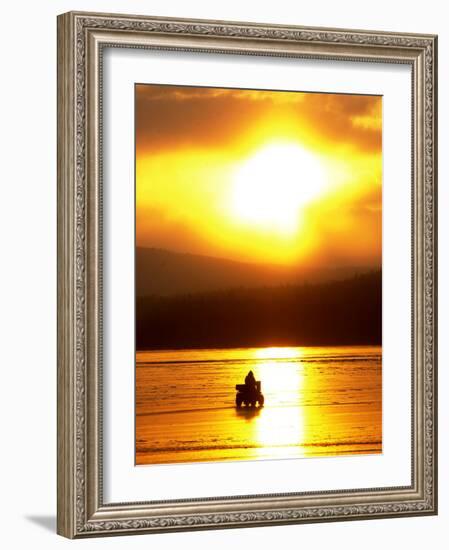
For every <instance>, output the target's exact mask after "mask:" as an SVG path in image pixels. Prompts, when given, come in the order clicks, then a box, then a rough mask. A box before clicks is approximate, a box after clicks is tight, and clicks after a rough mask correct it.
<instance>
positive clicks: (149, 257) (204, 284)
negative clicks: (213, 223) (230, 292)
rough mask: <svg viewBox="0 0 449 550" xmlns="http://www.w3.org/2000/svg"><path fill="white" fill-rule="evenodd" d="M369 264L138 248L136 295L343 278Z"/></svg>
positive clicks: (192, 291)
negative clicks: (291, 262) (295, 262)
mask: <svg viewBox="0 0 449 550" xmlns="http://www.w3.org/2000/svg"><path fill="white" fill-rule="evenodd" d="M363 271H366V268H365V269H363V268H357V267H356V268H344V267H342V268H335V269H307V270H306V269H302V270H301V269H299V268H290V267H284V266H277V265H270V264H252V263H245V262H238V261H234V260H228V259H223V258H214V257H210V256H200V255H196V254H184V253H178V252H172V251H169V250H164V249H158V248H143V247H137V248H136V295H137V296H138V297H141V296H176V295H183V294H195V293H203V292H214V291H220V290H225V289H232V288H255V287H266V286H269V287H273V286H279V285H290V284H301V283H303V282H315V283H316V282H322V281H328V280H341V279H345V278H347V277H351V276H353V275H355V274H358V273H362V272H363Z"/></svg>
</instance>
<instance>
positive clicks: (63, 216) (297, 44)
mask: <svg viewBox="0 0 449 550" xmlns="http://www.w3.org/2000/svg"><path fill="white" fill-rule="evenodd" d="M106 48H129V49H144V50H145V49H147V50H152V49H153V50H167V51H172V52H173V51H174V52H176V51H180V52H181V51H191V52H202V53H203V54H204V55H208V54H211V53H221V54H223V55H226V54H229V53H233V54H239V55H242V56H271V57H273V59H275V58H279V57H289V58H298V59H321V60H327V61H335V62H338V61H349V62H354V63H361V62H367V63H370V62H378V63H390V64H392V65H394V64H402V65H407V66H409V67H410V69H411V89H412V91H411V97H412V105H411V124H412V132H411V135H412V142H411V158H412V167H411V174H412V181H411V189H412V192H411V197H412V203H411V205H410V207H411V219H412V227H411V228H410V234H411V242H412V252H411V258H412V266H411V270H410V273H411V280H412V285H411V287H412V311H411V326H412V335H411V342H412V350H411V365H410V368H411V381H412V383H411V387H410V397H411V421H410V429H411V448H410V461H411V462H410V468H411V483H410V484H409V485H406V486H391V487H390V486H389V487H374V488H360V489H350V490H348V489H344V490H335V489H332V490H324V491H311V492H310V491H309V492H303V493H298V492H292V493H276V494H273V493H264V492H263V491H262V492H261V494H257V495H254V494H253V495H245V496H232V495H217V496H216V497H207V498H194V499H185V498H180V499H176V500H173V499H172V500H170V499H167V500H157V501H155V500H153V499H152V496H151V494H149V495H148V499H147V500H146V501H144V502H141V501H139V502H134V501H132V502H117V503H115V502H112V503H111V502H105V500H104V446H103V421H104V414H105V411H104V410H103V406H102V404H103V366H104V365H103V348H102V346H103V263H102V243H103V237H104V235H103V226H102V220H103V218H102V208H103V156H102V154H103V152H102V90H103V80H102V77H103V72H102V71H103V61H102V60H103V53H104V51H105V49H106ZM436 201H437V37H436V36H433V35H421V34H402V33H388V32H374V31H359V30H357V31H355V30H339V29H321V28H304V27H293V26H279V25H264V24H254V23H240V22H239V23H237V22H221V21H205V20H204V21H195V20H187V19H170V18H156V17H144V16H131V15H115V14H96V13H81V12H79V13H78V12H70V13H66V14H63V15H61V16H59V17H58V520H57V530H58V533H59V534H61V535H63V536H66V537H69V538H83V537H89V536H105V535H120V534H134V533H154V532H168V531H184V530H192V529H217V528H231V527H246V526H247V527H250V526H262V525H280V524H291V523H306V522H320V521H337V520H354V519H372V518H376V519H379V518H387V517H402V516H420V515H432V514H436V513H437V392H436V390H437V376H436V375H437V370H436V369H437V269H436V262H437V229H436V215H437V205H436ZM386 238H388V236H387V237H386ZM130 299H133V297H130ZM407 314H410V312H408V313H407ZM405 360H407V358H405ZM262 489H263V488H262Z"/></svg>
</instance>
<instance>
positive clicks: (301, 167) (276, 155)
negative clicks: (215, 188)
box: [232, 143, 326, 235]
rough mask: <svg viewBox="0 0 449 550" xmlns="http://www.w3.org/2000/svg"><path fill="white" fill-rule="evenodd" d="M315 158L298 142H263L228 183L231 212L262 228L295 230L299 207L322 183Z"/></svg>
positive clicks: (317, 193)
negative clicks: (267, 143) (230, 191)
mask: <svg viewBox="0 0 449 550" xmlns="http://www.w3.org/2000/svg"><path fill="white" fill-rule="evenodd" d="M325 182H326V178H325V171H324V169H323V166H322V164H321V163H320V161H319V159H318V158H317V157H316V156H314V155H313V153H310V152H309V151H307V150H306V149H304V148H302V147H301V146H300V145H297V144H293V143H288V144H287V143H281V144H271V145H266V146H265V147H263V148H262V149H260V150H259V151H258V152H257V153H255V154H254V155H253V156H251V157H250V158H249V159H247V160H246V161H244V162H243V163H242V164H241V165H240V166H239V168H238V169H237V170H236V172H235V174H234V177H233V186H232V209H233V214H234V216H236V217H237V218H239V219H240V220H242V221H244V222H246V223H250V224H252V225H257V226H260V227H262V228H263V229H268V230H272V231H277V232H280V233H283V234H287V235H290V234H292V233H294V232H296V230H297V228H298V222H299V214H300V210H301V208H303V207H304V206H305V205H306V204H308V203H309V202H311V201H312V200H313V199H315V198H316V197H317V196H318V195H319V194H320V193H321V192H322V191H323V188H324V186H325Z"/></svg>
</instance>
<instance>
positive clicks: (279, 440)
mask: <svg viewBox="0 0 449 550" xmlns="http://www.w3.org/2000/svg"><path fill="white" fill-rule="evenodd" d="M254 351H255V353H254V355H255V359H256V360H257V367H256V374H257V378H258V379H260V380H261V381H262V391H263V393H264V395H265V403H266V406H265V407H264V409H263V410H262V412H261V414H259V415H257V416H255V417H254V424H255V425H254V435H255V438H256V440H257V443H258V446H260V447H259V449H260V452H259V453H258V454H260V456H264V455H266V454H267V453H269V454H270V456H274V455H275V456H277V455H279V456H283V457H285V456H286V455H287V456H288V455H289V452H288V448H291V451H292V452H291V454H292V456H293V455H294V456H298V447H301V445H302V444H303V443H304V441H305V433H304V425H305V422H304V408H303V406H302V405H301V402H302V393H303V391H304V387H303V386H304V377H303V374H302V366H301V364H300V362H299V361H298V360H299V359H300V358H301V357H302V356H303V355H304V353H303V351H302V350H301V348H293V347H269V348H263V349H257V350H254ZM299 454H300V455H301V454H302V453H299Z"/></svg>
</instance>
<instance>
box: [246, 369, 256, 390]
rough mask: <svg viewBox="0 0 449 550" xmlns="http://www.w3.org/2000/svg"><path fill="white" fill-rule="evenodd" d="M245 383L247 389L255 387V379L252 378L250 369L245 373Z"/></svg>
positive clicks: (252, 374)
mask: <svg viewBox="0 0 449 550" xmlns="http://www.w3.org/2000/svg"><path fill="white" fill-rule="evenodd" d="M245 385H246V386H248V389H251V390H252V389H254V388H255V387H256V379H255V378H254V373H253V371H252V370H250V371H249V373H248V374H247V375H246V378H245Z"/></svg>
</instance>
